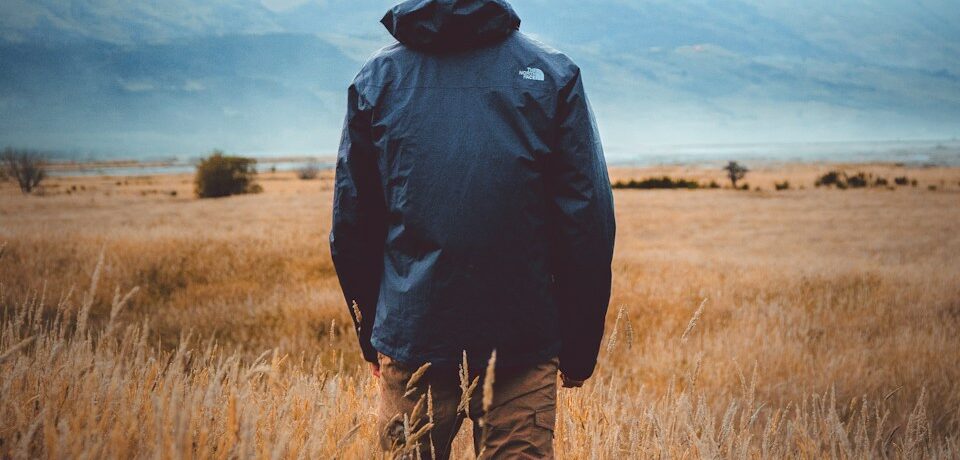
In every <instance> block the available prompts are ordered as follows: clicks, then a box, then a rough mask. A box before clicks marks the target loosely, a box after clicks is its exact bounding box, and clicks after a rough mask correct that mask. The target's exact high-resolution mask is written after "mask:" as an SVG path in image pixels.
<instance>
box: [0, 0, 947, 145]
mask: <svg viewBox="0 0 960 460" xmlns="http://www.w3.org/2000/svg"><path fill="white" fill-rule="evenodd" d="M153 3H159V5H154V4H153ZM390 4H391V2H387V1H372V0H371V1H360V0H355V1H346V0H320V1H304V0H270V1H266V0H264V1H263V2H259V1H253V0H242V1H227V0H213V1H205V2H195V1H185V0H166V1H164V2H133V1H130V2H116V1H110V0H87V1H55V0H6V1H4V2H3V4H2V6H0V63H2V64H0V120H2V122H0V145H15V146H24V147H33V148H41V149H50V150H56V151H60V152H67V153H79V154H94V155H111V156H126V157H139V158H146V157H154V158H155V157H159V156H174V155H184V156H186V155H196V154H199V153H202V152H204V151H207V150H210V149H212V148H215V147H217V148H223V149H226V150H228V151H232V152H239V153H247V154H320V155H323V154H330V153H332V152H333V151H334V150H335V148H336V145H337V142H338V141H339V130H340V124H341V120H342V112H343V105H344V100H345V88H346V86H347V84H348V83H349V81H350V80H351V79H352V77H353V75H354V74H355V73H356V71H357V70H358V69H359V67H360V66H361V65H362V63H363V61H364V60H365V59H366V57H367V56H368V55H370V54H371V53H372V52H373V51H375V50H376V49H377V48H379V47H380V46H383V45H386V44H388V43H390V42H391V41H392V38H391V37H390V36H389V35H388V34H387V33H386V31H384V30H383V29H382V27H381V26H380V25H379V24H378V22H377V21H378V20H379V18H380V16H381V15H382V13H383V12H384V11H385V10H386V9H387V8H388V7H389V6H390ZM513 4H514V6H515V7H516V9H517V10H518V12H519V13H520V15H521V18H522V19H523V25H522V26H521V29H522V30H523V31H525V32H526V33H529V34H531V35H534V36H535V37H537V38H539V39H541V40H543V41H544V42H547V43H549V44H551V45H553V46H555V47H557V48H559V49H561V50H564V51H565V52H566V53H567V54H569V55H570V56H571V57H573V58H574V59H575V60H576V61H577V62H578V63H579V64H580V65H581V67H583V69H584V74H585V80H586V84H587V90H588V92H589V93H590V95H591V98H592V101H593V105H594V109H595V110H596V112H597V115H598V118H599V120H600V123H601V129H602V131H603V137H604V140H605V143H606V144H607V149H608V152H609V153H611V154H612V155H620V154H634V153H636V152H637V151H642V150H643V148H644V146H645V145H650V144H664V143H671V144H683V143H725V142H800V141H825V140H865V139H897V138H905V139H906V138H948V137H954V136H958V135H960V26H958V24H960V8H956V5H955V4H954V2H952V1H946V0H935V1H928V0H920V1H909V2H908V1H876V2H836V1H826V0H811V1H806V2H803V3H799V2H787V1H782V0H773V1H769V0H768V1H759V0H727V1H722V2H719V1H707V0H702V1H698V0H677V1H626V0H590V1H583V0H581V1H576V0H549V1H547V0H516V1H514V2H513Z"/></svg>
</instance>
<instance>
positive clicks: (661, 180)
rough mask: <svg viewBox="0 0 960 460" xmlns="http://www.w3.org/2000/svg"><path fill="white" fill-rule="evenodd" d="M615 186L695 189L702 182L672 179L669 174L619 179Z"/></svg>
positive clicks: (647, 188)
mask: <svg viewBox="0 0 960 460" xmlns="http://www.w3.org/2000/svg"><path fill="white" fill-rule="evenodd" d="M613 188H617V189H631V188H632V189H643V190H650V189H676V188H686V189H695V188H700V184H699V183H698V182H696V181H691V180H687V179H683V178H680V179H676V180H675V179H672V178H670V177H669V176H663V177H651V178H647V179H644V180H641V181H637V180H634V179H630V180H629V181H626V182H624V181H617V182H615V183H614V184H613Z"/></svg>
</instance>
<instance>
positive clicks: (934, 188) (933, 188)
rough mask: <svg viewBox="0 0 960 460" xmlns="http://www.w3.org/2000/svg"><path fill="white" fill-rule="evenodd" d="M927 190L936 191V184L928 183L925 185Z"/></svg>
mask: <svg viewBox="0 0 960 460" xmlns="http://www.w3.org/2000/svg"><path fill="white" fill-rule="evenodd" d="M927 190H929V191H931V192H936V191H937V186H936V185H933V184H930V185H928V186H927Z"/></svg>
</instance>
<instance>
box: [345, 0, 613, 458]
mask: <svg viewBox="0 0 960 460" xmlns="http://www.w3.org/2000/svg"><path fill="white" fill-rule="evenodd" d="M381 22H382V23H383V24H384V25H385V26H386V28H387V29H388V30H389V31H390V33H391V34H392V35H393V36H394V37H395V38H396V39H397V41H398V43H395V44H393V45H391V46H388V47H386V48H384V49H382V50H380V51H379V52H378V53H377V54H376V55H375V56H374V57H373V58H372V59H371V60H370V61H369V62H367V63H366V65H364V67H363V69H362V70H361V71H360V73H359V74H358V75H357V77H356V79H355V80H354V82H353V84H352V85H351V86H350V88H349V92H348V93H349V94H348V108H347V117H346V122H345V126H344V130H343V138H342V141H341V146H340V150H339V154H338V158H337V170H336V180H335V182H336V183H335V192H334V208H333V226H332V231H331V233H330V246H331V252H332V254H333V261H334V264H335V266H336V270H337V274H338V276H339V278H340V284H341V286H342V288H343V292H344V295H345V297H346V299H347V302H348V303H349V304H350V305H351V313H352V314H353V317H354V320H355V326H356V328H357V332H358V335H359V338H360V347H361V349H362V351H363V357H364V358H365V359H366V360H367V361H369V362H370V363H372V365H373V372H374V374H375V375H377V376H379V378H380V380H381V382H380V383H381V402H380V411H379V412H380V413H379V416H380V419H381V420H380V422H381V424H382V429H383V434H384V436H383V439H382V441H383V445H384V448H385V449H387V450H388V451H392V452H395V453H404V452H406V453H410V452H412V450H413V449H419V451H420V452H419V453H420V455H421V456H423V457H434V456H435V457H438V458H446V457H447V456H448V455H449V450H450V444H451V442H452V439H453V437H454V436H455V434H456V433H457V431H458V429H459V427H460V425H461V423H462V421H463V420H464V418H467V417H469V418H471V419H472V420H473V422H474V447H475V449H476V450H477V453H478V454H480V455H482V456H483V457H486V458H505V457H506V458H515V457H551V456H552V455H553V450H552V449H553V446H552V442H553V427H554V423H555V419H556V384H557V373H558V366H559V372H560V375H561V380H562V382H563V385H564V386H566V387H579V386H581V385H582V384H583V382H584V380H586V379H587V378H589V377H590V376H591V374H592V373H593V370H594V367H595V365H596V358H597V353H598V350H599V347H600V340H601V337H602V336H603V328H604V316H605V314H606V310H607V303H608V301H609V296H610V278H611V273H610V261H611V257H612V252H613V240H614V232H615V224H614V216H613V199H612V193H611V190H610V182H609V178H608V177H607V169H606V164H605V162H604V158H603V152H602V149H601V146H600V137H599V135H598V133H597V128H596V124H595V122H594V120H593V116H592V114H591V112H590V107H589V105H588V103H587V99H586V96H585V94H584V89H583V82H582V80H581V76H580V70H579V68H578V67H577V66H576V65H575V64H573V62H571V61H570V59H568V58H567V57H566V56H564V55H563V54H561V53H559V52H558V51H556V50H553V49H551V48H549V47H547V46H545V45H543V44H541V43H539V42H537V41H535V40H533V39H531V38H530V37H527V36H525V35H524V34H522V33H520V32H519V30H518V29H519V25H520V19H519V18H518V16H517V15H516V13H515V12H514V10H513V8H511V7H510V5H508V4H507V3H506V1H504V0H409V1H405V2H403V3H400V4H399V5H397V6H395V7H394V8H392V9H391V10H390V11H388V12H387V13H386V15H385V16H384V17H383V20H382V21H381ZM494 350H496V362H495V367H494V369H492V371H493V373H492V375H493V376H494V379H493V382H491V383H492V385H486V383H485V382H484V380H483V379H485V375H486V371H485V369H486V367H487V366H488V360H489V359H490V357H491V354H492V352H493V351H494ZM462 361H466V366H460V367H462V369H458V365H460V363H461V362H462ZM426 363H430V366H429V368H426V369H427V370H426V372H425V373H422V375H416V376H415V375H414V374H415V373H416V374H421V373H417V372H416V371H417V370H418V369H421V366H423V365H424V364H426ZM461 374H463V375H461ZM478 376H479V377H481V380H479V381H478V382H477V384H476V385H472V383H473V380H474V379H475V378H476V377H478ZM411 380H412V381H411ZM484 386H487V387H488V388H487V390H488V391H487V393H489V390H491V389H492V399H491V400H488V401H486V404H483V403H482V402H483V401H482V396H481V393H483V391H482V389H483V388H484ZM463 389H466V390H467V393H468V395H467V396H463V391H462V390H463ZM428 397H429V399H430V400H429V401H427V402H425V399H426V398H428ZM461 401H463V402H464V403H463V404H461ZM427 406H429V407H427ZM427 409H431V410H429V411H428V410H427ZM428 412H429V413H428ZM431 423H432V425H428V424H431ZM431 427H432V429H429V428H431Z"/></svg>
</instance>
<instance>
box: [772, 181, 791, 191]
mask: <svg viewBox="0 0 960 460" xmlns="http://www.w3.org/2000/svg"><path fill="white" fill-rule="evenodd" d="M773 187H774V188H775V189H777V191H780V190H790V181H788V180H785V181H783V182H775V183H774V184H773Z"/></svg>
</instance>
